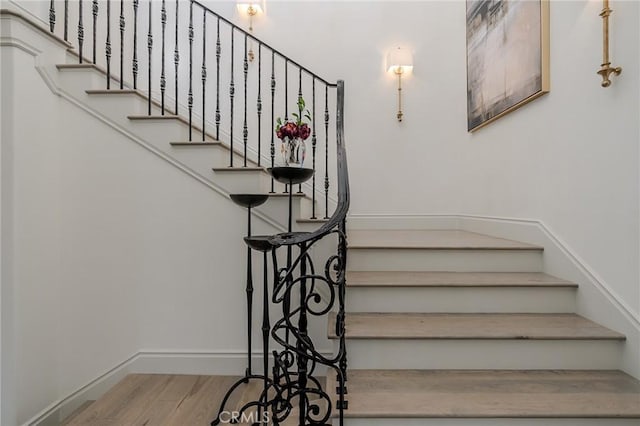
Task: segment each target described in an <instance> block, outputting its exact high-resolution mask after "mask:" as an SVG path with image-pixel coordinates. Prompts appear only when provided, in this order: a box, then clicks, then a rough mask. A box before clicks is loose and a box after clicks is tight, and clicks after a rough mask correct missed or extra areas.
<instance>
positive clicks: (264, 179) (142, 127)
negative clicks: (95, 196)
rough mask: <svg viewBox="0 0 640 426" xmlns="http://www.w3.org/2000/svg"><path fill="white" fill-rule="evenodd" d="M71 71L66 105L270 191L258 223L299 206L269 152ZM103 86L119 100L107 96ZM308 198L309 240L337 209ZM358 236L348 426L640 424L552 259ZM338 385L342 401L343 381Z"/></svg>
mask: <svg viewBox="0 0 640 426" xmlns="http://www.w3.org/2000/svg"><path fill="white" fill-rule="evenodd" d="M66 59H67V61H66V63H60V64H58V65H57V66H56V73H57V74H56V76H55V80H56V83H57V84H58V85H59V87H60V88H61V89H62V90H63V91H64V92H65V93H66V94H68V95H69V96H70V97H72V98H73V99H75V100H76V101H77V102H79V103H80V104H82V105H84V106H85V107H87V108H89V109H91V110H92V111H94V112H95V113H96V114H98V115H99V116H100V117H101V119H103V120H105V121H107V122H109V123H110V124H111V125H112V126H114V128H118V129H120V131H121V132H122V133H123V134H127V135H128V136H129V137H130V138H131V139H132V140H134V141H135V142H137V143H139V144H140V145H142V146H144V147H145V148H146V149H148V150H150V151H152V152H153V153H154V154H156V155H159V156H161V157H163V158H165V159H166V160H167V161H168V162H169V163H171V164H172V165H173V166H175V167H178V168H180V169H181V170H183V171H184V172H185V173H188V174H190V175H192V176H193V177H194V178H195V179H197V180H199V181H201V182H203V183H205V184H206V185H209V186H210V187H211V188H212V189H214V190H216V191H219V192H222V193H224V194H232V193H234V192H262V193H270V195H271V197H272V198H273V200H272V201H269V202H268V203H267V204H266V205H265V206H264V207H262V208H261V209H260V212H259V214H260V215H262V217H263V218H264V219H265V220H267V221H271V222H272V223H273V224H274V225H275V226H278V227H279V228H280V229H284V227H285V220H284V218H285V217H286V215H285V214H284V212H285V210H286V208H287V205H286V196H288V194H287V193H285V192H284V191H285V189H286V188H285V187H284V186H283V185H280V184H278V183H275V184H274V183H273V182H272V180H271V178H270V176H269V175H268V174H267V173H266V172H265V170H264V166H265V164H263V161H264V158H262V157H261V156H260V154H257V155H253V156H252V155H249V156H247V155H246V154H245V153H244V152H242V150H240V149H239V148H238V146H237V145H236V147H235V148H234V147H232V146H231V144H230V143H229V142H224V141H222V140H220V139H218V138H216V137H215V135H214V134H213V133H212V132H211V130H207V129H206V128H205V129H204V130H203V129H202V127H203V126H200V127H199V126H197V125H193V123H191V122H190V121H191V120H190V119H189V118H187V117H184V116H181V115H177V114H174V113H172V111H165V110H164V109H163V108H162V106H161V105H160V104H159V103H158V102H157V101H156V100H154V99H152V96H150V93H146V94H145V93H143V92H141V91H140V90H137V89H131V88H123V89H118V88H116V87H117V85H116V84H117V83H118V81H117V80H116V79H114V78H112V77H109V75H108V73H107V72H106V70H105V69H103V68H102V67H99V66H97V65H94V64H87V63H81V64H78V63H76V62H77V61H78V56H77V54H76V53H75V52H74V51H69V52H67V53H66ZM105 78H107V79H109V80H110V81H111V86H112V87H114V88H111V89H110V90H104V89H103V88H102V87H103V86H104V81H105ZM150 99H151V100H150ZM149 108H150V109H149ZM173 112H175V111H173ZM203 124H204V123H203ZM209 124H211V123H209ZM209 129H210V127H209ZM269 131H270V130H269ZM230 157H231V158H233V159H234V160H233V161H232V162H233V163H235V164H236V166H235V167H229V166H228V165H227V162H228V160H229V158H230ZM243 161H246V167H245V166H240V165H241V164H242V162H243ZM272 185H274V186H272ZM297 189H298V188H293V190H294V191H295V193H294V194H293V195H294V197H295V198H296V200H298V202H296V203H295V205H294V212H293V216H294V217H295V218H296V219H297V222H298V229H303V230H315V229H317V228H318V226H319V224H321V223H323V222H324V221H325V219H324V217H325V216H328V212H329V211H331V210H332V209H329V208H328V207H326V210H325V206H324V205H323V201H324V202H326V203H327V205H328V204H330V203H331V200H330V199H329V197H328V196H327V197H326V199H325V200H322V198H321V197H317V196H318V195H324V194H322V191H319V190H317V189H316V187H315V186H312V187H306V188H303V190H304V191H303V192H298V191H297ZM272 191H273V192H272ZM331 207H333V205H332V206H331ZM348 237H349V248H348V259H349V261H348V264H347V268H348V272H347V298H346V300H347V305H346V309H347V312H348V315H347V319H346V338H347V341H348V346H347V349H348V367H349V375H348V382H347V391H348V393H347V394H346V395H345V398H346V400H347V401H348V409H347V410H346V411H345V418H346V420H345V424H347V425H349V426H360V425H362V426H364V425H369V426H376V425H386V426H396V425H397V426H402V425H427V426H430V425H445V426H470V425H473V426H489V425H492V426H506V425H509V426H530V425H531V426H533V425H536V426H542V425H544V426H556V425H557V426H560V425H562V426H574V425H575V426H578V425H580V426H595V425H603V426H608V425H612V426H617V425H627V426H630V425H637V424H638V423H639V421H640V420H639V419H640V382H638V380H636V379H634V378H632V377H630V376H628V375H626V374H625V373H623V372H621V371H618V370H617V368H619V365H620V356H621V350H622V346H623V345H624V344H625V336H624V335H622V334H620V333H618V332H616V331H614V330H610V329H607V328H605V327H602V326H600V325H598V324H596V323H594V322H592V321H589V320H588V319H586V318H583V317H581V316H579V315H577V314H575V313H574V312H575V310H576V303H575V298H576V292H577V291H578V286H577V285H576V284H574V283H571V282H568V281H565V280H562V279H559V278H556V277H552V276H549V275H546V274H545V273H544V272H542V271H544V259H543V248H542V247H539V246H535V245H531V244H526V243H521V242H517V241H511V240H506V239H501V238H493V237H490V236H485V235H480V234H474V233H470V232H464V231H456V230H450V231H399V230H351V231H349V233H348ZM339 331H340V330H339V327H337V326H336V316H335V315H332V316H330V317H329V323H328V337H329V338H330V339H333V340H335V341H336V342H337V341H338V340H339V338H340V333H339ZM338 349H339V345H338ZM327 381H328V382H327V387H326V388H327V389H328V390H330V391H335V389H336V387H338V386H337V385H338V384H337V383H336V377H335V374H329V375H328V377H327ZM338 399H339V397H338V396H337V395H333V398H332V400H333V401H334V402H335V401H337V400H338ZM98 403H99V401H98ZM85 408H86V407H85ZM334 424H338V422H337V421H336V420H334Z"/></svg>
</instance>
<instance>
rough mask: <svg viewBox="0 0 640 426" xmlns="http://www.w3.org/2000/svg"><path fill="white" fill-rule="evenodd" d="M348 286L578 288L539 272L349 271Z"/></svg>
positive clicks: (575, 285) (568, 282)
mask: <svg viewBox="0 0 640 426" xmlns="http://www.w3.org/2000/svg"><path fill="white" fill-rule="evenodd" d="M347 285H348V286H350V287H578V285H577V284H575V283H572V282H570V281H566V280H563V279H561V278H557V277H554V276H551V275H547V274H544V273H540V272H438V271H413V272H412V271H348V272H347Z"/></svg>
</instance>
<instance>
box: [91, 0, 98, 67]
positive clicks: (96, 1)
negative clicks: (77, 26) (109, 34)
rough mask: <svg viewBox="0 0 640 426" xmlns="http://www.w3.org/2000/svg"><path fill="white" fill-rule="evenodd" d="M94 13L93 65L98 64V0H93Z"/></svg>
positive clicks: (92, 9)
mask: <svg viewBox="0 0 640 426" xmlns="http://www.w3.org/2000/svg"><path fill="white" fill-rule="evenodd" d="M91 11H92V13H93V63H94V64H95V63H96V39H97V36H96V34H97V26H98V25H97V24H98V12H99V7H98V0H93V7H92V8H91Z"/></svg>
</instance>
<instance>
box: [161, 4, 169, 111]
mask: <svg viewBox="0 0 640 426" xmlns="http://www.w3.org/2000/svg"><path fill="white" fill-rule="evenodd" d="M160 22H161V24H162V48H161V50H162V53H161V56H162V64H161V66H160V67H161V68H160V114H162V115H164V92H165V89H166V88H167V78H166V75H165V71H164V68H165V65H164V57H165V56H164V52H165V32H166V28H167V5H166V0H162V8H161V9H160Z"/></svg>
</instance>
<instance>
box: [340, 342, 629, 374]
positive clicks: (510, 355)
mask: <svg viewBox="0 0 640 426" xmlns="http://www.w3.org/2000/svg"><path fill="white" fill-rule="evenodd" d="M622 346H623V344H622V343H621V342H616V341H597V340H587V341H582V340H444V339H442V340H433V339H432V340H368V339H350V340H348V341H347V352H348V354H349V355H348V357H349V358H348V359H349V368H351V369H396V370H398V369H452V370H455V369H463V370H464V369H467V370H468V369H502V370H510V369H518V370H520V369H534V370H535V369H566V370H580V369H602V370H609V369H616V368H618V366H619V365H620V364H619V361H620V359H621V354H622ZM416 354H419V356H417V355H416Z"/></svg>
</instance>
